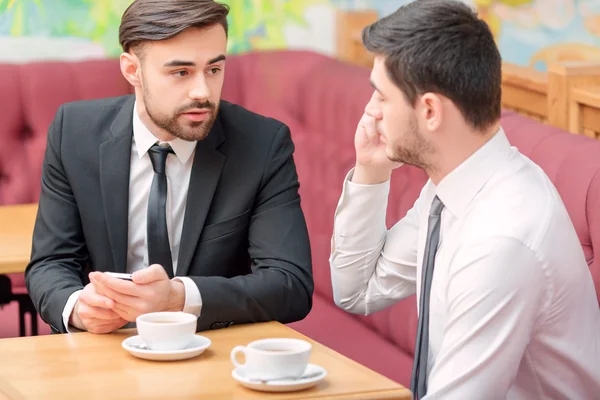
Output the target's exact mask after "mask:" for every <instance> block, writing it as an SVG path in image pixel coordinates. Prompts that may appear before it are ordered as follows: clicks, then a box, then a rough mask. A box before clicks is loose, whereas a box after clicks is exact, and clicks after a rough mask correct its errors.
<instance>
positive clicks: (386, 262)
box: [329, 170, 419, 315]
mask: <svg viewBox="0 0 600 400" xmlns="http://www.w3.org/2000/svg"><path fill="white" fill-rule="evenodd" d="M353 172H354V171H353V170H352V171H350V172H349V174H348V176H347V177H346V180H345V182H344V187H343V190H342V195H341V198H340V201H339V204H338V207H337V210H336V212H335V219H334V232H333V237H332V249H331V255H330V259H329V261H330V269H331V280H332V286H333V296H334V300H335V303H336V304H337V305H338V306H339V307H341V308H343V309H344V310H347V311H349V312H352V313H357V314H359V313H360V314H365V315H366V314H370V313H373V312H376V311H379V310H381V309H384V308H386V307H388V306H391V305H392V304H394V303H396V302H397V301H398V300H401V299H403V298H406V297H408V296H410V295H412V294H414V293H415V290H416V284H415V280H416V264H417V241H418V231H419V219H418V213H417V209H418V205H417V204H416V203H415V206H413V208H412V209H411V210H410V211H409V212H408V213H407V215H406V216H405V217H404V218H403V219H401V220H400V221H398V222H397V223H396V224H395V225H394V226H393V227H392V228H391V229H390V230H389V231H388V230H387V227H386V224H385V218H386V209H387V203H388V195H389V191H390V182H389V181H386V182H383V183H380V184H375V185H362V184H356V183H354V182H352V181H351V180H350V179H351V177H352V174H353ZM417 202H418V200H417Z"/></svg>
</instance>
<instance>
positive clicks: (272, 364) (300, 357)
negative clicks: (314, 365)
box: [231, 338, 312, 380]
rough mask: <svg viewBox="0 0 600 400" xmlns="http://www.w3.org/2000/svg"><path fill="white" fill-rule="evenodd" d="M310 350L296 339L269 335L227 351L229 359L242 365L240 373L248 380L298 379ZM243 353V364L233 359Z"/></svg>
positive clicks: (306, 363)
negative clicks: (269, 337) (269, 336)
mask: <svg viewBox="0 0 600 400" xmlns="http://www.w3.org/2000/svg"><path fill="white" fill-rule="evenodd" d="M311 351H312V345H311V344H310V343H309V342H307V341H305V340H300V339H288V338H281V339H280V338H272V339H261V340H256V341H254V342H250V343H249V344H248V345H246V346H236V347H234V348H233V349H232V350H231V362H232V363H233V365H235V366H236V367H238V368H239V367H244V375H245V376H247V377H248V378H250V379H260V380H270V379H285V378H299V377H301V376H302V374H303V373H304V371H305V370H306V367H307V366H308V360H309V358H310V353H311ZM239 353H244V355H245V358H246V360H245V363H244V364H241V363H240V362H238V360H237V356H238V354H239Z"/></svg>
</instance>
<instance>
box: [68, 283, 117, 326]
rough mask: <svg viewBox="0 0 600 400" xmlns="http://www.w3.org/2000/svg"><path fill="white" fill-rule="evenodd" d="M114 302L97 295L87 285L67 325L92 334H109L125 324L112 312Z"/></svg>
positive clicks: (94, 290)
mask: <svg viewBox="0 0 600 400" xmlns="http://www.w3.org/2000/svg"><path fill="white" fill-rule="evenodd" d="M113 305H114V302H113V301H112V300H111V299H109V298H107V297H105V296H102V295H101V294H99V293H98V292H97V291H96V289H95V287H94V285H93V284H91V283H89V284H87V285H86V286H85V287H84V288H83V291H82V292H81V294H80V295H79V300H77V303H75V307H74V308H73V312H72V313H71V317H70V321H69V324H70V325H72V326H74V327H76V328H77V329H81V330H86V331H88V332H92V333H109V332H112V331H114V330H116V329H119V328H122V327H123V325H125V324H126V323H127V321H126V320H124V319H123V318H121V316H120V315H119V314H117V313H116V312H114V311H113V310H112V307H113Z"/></svg>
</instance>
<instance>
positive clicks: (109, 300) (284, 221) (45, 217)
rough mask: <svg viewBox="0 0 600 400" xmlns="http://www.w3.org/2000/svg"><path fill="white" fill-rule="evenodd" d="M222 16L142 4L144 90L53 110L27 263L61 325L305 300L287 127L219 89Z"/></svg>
mask: <svg viewBox="0 0 600 400" xmlns="http://www.w3.org/2000/svg"><path fill="white" fill-rule="evenodd" d="M227 13H228V8H227V7H226V6H223V5H221V4H219V3H215V2H214V1H212V0H171V1H164V0H136V1H134V2H133V3H132V4H131V6H130V7H129V8H128V9H127V10H126V11H125V14H124V15H123V19H122V22H121V27H120V30H119V36H120V41H121V45H122V46H123V50H124V52H123V54H122V55H121V58H120V64H121V71H122V73H123V75H124V76H125V78H126V79H127V80H128V81H129V82H130V83H131V84H132V85H133V86H134V87H135V96H125V97H119V98H111V99H101V100H94V101H80V102H74V103H69V104H65V105H63V106H61V107H60V109H59V110H58V112H57V114H56V117H55V119H54V121H53V123H52V125H51V126H50V129H49V133H48V142H47V149H46V154H45V159H44V164H43V173H42V193H41V197H40V201H39V211H38V215H37V220H36V224H35V231H34V236H33V250H32V257H31V261H30V264H29V265H28V267H27V270H26V282H27V287H28V290H29V293H30V295H31V297H32V299H33V301H34V303H35V305H36V307H37V309H38V311H39V313H40V315H41V316H42V318H43V319H44V321H46V322H47V323H49V324H50V325H51V326H52V328H53V330H54V331H55V332H63V333H64V332H72V331H75V330H87V331H90V332H94V333H107V332H111V331H113V330H115V329H119V328H121V327H123V326H124V325H126V324H127V323H128V322H134V321H135V318H136V317H137V316H139V315H140V314H143V313H147V312H154V311H185V312H189V313H193V314H195V315H196V316H198V330H204V329H208V328H221V327H226V326H229V325H231V324H241V323H250V322H258V321H269V320H277V321H280V322H282V323H288V322H292V321H297V320H300V319H302V318H304V317H305V316H306V315H307V314H308V312H309V311H310V309H311V306H312V293H313V286H314V285H313V279H312V266H311V257H310V245H309V240H308V233H307V229H306V223H305V220H304V215H303V213H302V210H301V208H300V198H299V195H298V178H297V174H296V168H295V165H294V161H293V151H294V146H293V143H292V141H291V137H290V131H289V129H288V127H287V126H285V125H284V124H282V123H280V122H278V121H276V120H273V119H270V118H266V117H263V116H259V115H257V114H254V113H251V112H250V111H247V110H245V109H243V108H242V107H239V106H237V105H233V104H230V103H228V102H226V101H222V100H220V96H221V88H222V85H223V72H224V68H225V58H226V56H225V53H226V46H227V20H226V16H227ZM105 272H120V273H132V274H133V277H132V281H128V280H122V279H118V278H116V277H114V276H110V275H109V274H106V273H105Z"/></svg>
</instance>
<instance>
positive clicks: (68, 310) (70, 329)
mask: <svg viewBox="0 0 600 400" xmlns="http://www.w3.org/2000/svg"><path fill="white" fill-rule="evenodd" d="M81 292H82V290H77V291H75V292H73V293H72V294H71V295H70V296H69V298H68V300H67V304H65V308H63V313H62V318H63V326H64V327H65V329H66V330H67V333H75V332H81V330H79V329H77V328H75V327H74V326H69V318H71V314H72V313H73V309H74V308H75V304H76V303H77V300H79V295H80V294H81Z"/></svg>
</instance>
